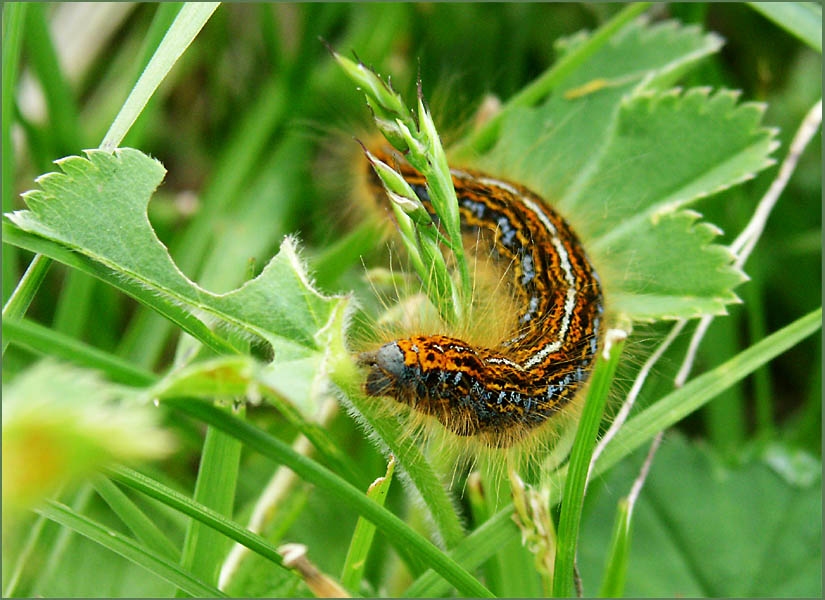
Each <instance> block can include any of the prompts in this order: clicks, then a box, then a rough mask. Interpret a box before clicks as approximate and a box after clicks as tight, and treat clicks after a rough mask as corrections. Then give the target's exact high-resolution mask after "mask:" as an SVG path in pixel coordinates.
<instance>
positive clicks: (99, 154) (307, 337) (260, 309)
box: [9, 148, 334, 349]
mask: <svg viewBox="0 0 825 600" xmlns="http://www.w3.org/2000/svg"><path fill="white" fill-rule="evenodd" d="M87 156H88V158H80V157H77V156H72V157H67V158H64V159H61V160H60V161H59V162H58V164H59V166H60V168H61V170H62V171H63V173H49V174H47V175H44V176H42V177H40V178H39V179H38V183H39V184H40V186H41V189H39V190H34V191H31V192H28V193H27V194H25V195H24V197H25V199H26V203H27V205H28V206H29V209H30V210H29V211H17V212H15V213H13V214H11V215H9V218H10V219H11V220H12V221H13V222H15V223H16V224H17V225H18V226H19V227H20V228H21V229H24V230H26V231H30V232H33V233H37V234H38V235H41V236H43V237H46V238H49V239H52V240H55V241H57V242H60V243H62V244H64V245H67V246H69V247H70V248H73V249H75V250H77V251H78V252H80V253H82V254H85V255H87V256H89V257H91V258H93V259H94V260H96V261H99V262H101V263H103V264H104V265H106V266H107V267H109V268H111V269H113V270H114V271H116V272H118V273H121V274H123V275H125V276H127V277H129V278H130V279H135V280H137V281H139V282H140V283H141V284H142V285H144V286H146V287H149V288H150V289H152V290H153V291H156V292H158V293H160V294H162V295H164V296H166V297H168V298H170V299H172V300H174V301H176V302H179V303H183V304H185V305H187V306H188V307H190V309H191V310H197V311H202V312H204V313H207V314H209V315H212V316H214V317H217V318H220V319H222V320H223V321H225V322H227V323H230V324H232V325H234V326H236V327H239V328H240V329H242V330H244V331H247V332H249V333H253V334H256V335H258V336H260V337H262V338H264V339H266V340H268V341H270V342H272V343H273V344H278V342H279V341H281V340H287V341H291V342H294V343H297V344H300V345H303V346H306V347H308V348H313V349H317V345H316V342H315V340H314V338H313V336H314V334H315V333H316V332H317V331H318V329H320V328H321V327H323V326H324V324H325V323H326V322H327V319H328V318H329V315H330V312H331V310H332V304H333V303H334V300H333V299H332V298H327V297H325V296H322V295H321V294H319V293H318V292H316V291H315V290H314V289H313V287H312V286H311V285H310V282H309V279H308V277H307V275H306V273H305V271H304V267H303V265H302V264H301V261H300V259H299V258H298V254H297V250H296V247H295V242H294V241H293V240H292V239H290V238H286V239H285V240H284V243H283V244H282V246H281V251H280V252H279V253H278V254H277V255H276V256H275V257H274V258H273V259H272V260H271V261H270V262H269V264H268V265H267V266H266V268H264V270H263V272H262V273H261V274H260V275H259V276H258V277H256V278H255V279H253V280H252V281H249V282H247V283H246V284H244V285H243V286H242V287H240V288H239V289H237V290H234V291H232V292H229V293H226V294H213V293H211V292H208V291H207V290H204V289H203V288H201V287H199V286H198V285H197V284H195V283H194V282H192V281H191V280H189V279H188V278H187V277H186V276H185V275H184V274H183V273H181V271H180V270H179V269H178V268H177V266H176V265H175V263H174V262H173V261H172V259H171V257H170V256H169V253H168V252H167V250H166V248H165V247H164V246H163V244H162V243H161V242H160V240H158V238H157V236H156V235H155V233H154V231H153V230H152V227H151V225H150V223H149V220H148V217H147V214H146V206H147V204H148V202H149V197H150V196H151V194H152V192H153V191H154V190H155V188H156V187H157V186H158V184H159V183H160V182H161V180H162V179H163V176H164V173H165V169H164V168H163V166H162V165H161V164H160V163H159V162H158V161H156V160H154V159H151V158H149V157H148V156H146V155H144V154H142V153H141V152H139V151H137V150H133V149H130V148H123V149H120V150H117V151H116V152H115V153H114V154H109V153H106V152H103V151H99V150H91V151H88V152H87Z"/></svg>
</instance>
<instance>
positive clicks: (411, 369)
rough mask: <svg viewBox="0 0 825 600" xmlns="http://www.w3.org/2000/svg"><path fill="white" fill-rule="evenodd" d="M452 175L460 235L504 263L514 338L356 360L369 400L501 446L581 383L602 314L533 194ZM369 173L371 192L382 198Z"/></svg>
mask: <svg viewBox="0 0 825 600" xmlns="http://www.w3.org/2000/svg"><path fill="white" fill-rule="evenodd" d="M380 158H381V159H382V160H384V162H390V161H391V160H392V159H389V158H388V157H386V156H381V157H380ZM396 168H397V169H398V170H399V171H400V173H401V174H402V176H403V177H404V179H405V180H406V181H407V182H408V183H409V184H410V185H411V186H412V188H413V190H414V191H415V193H416V195H417V196H418V198H419V199H420V200H421V202H422V203H423V204H424V207H425V208H426V209H427V211H428V212H429V213H430V214H432V215H433V216H434V218H435V215H434V209H433V206H432V204H431V202H430V199H429V195H428V192H427V187H426V180H425V178H424V177H423V176H422V175H421V174H420V173H419V172H418V171H416V170H415V169H414V168H413V167H411V166H410V165H409V164H407V163H403V164H400V165H397V167H396ZM451 174H452V179H453V185H454V186H455V189H456V195H457V197H458V204H459V212H460V218H461V228H462V231H464V232H467V233H473V234H476V235H478V236H479V237H482V234H483V237H486V238H487V239H489V240H490V241H491V246H492V254H493V255H494V256H497V257H498V258H499V259H501V260H502V261H504V262H505V263H509V264H510V265H511V266H510V267H509V269H508V271H512V288H513V295H514V297H515V299H516V301H517V302H518V306H519V307H520V308H519V315H518V319H517V326H516V330H515V331H513V332H512V336H511V337H509V339H507V340H506V341H503V342H501V343H500V344H498V345H497V346H496V347H492V348H480V347H474V346H473V345H471V344H469V343H467V342H465V341H462V340H461V339H457V338H454V337H448V336H444V335H428V336H424V335H420V336H413V337H408V338H403V339H396V340H394V341H392V342H389V343H387V344H384V345H383V346H381V347H380V348H379V349H377V350H375V351H372V352H364V353H362V354H360V356H359V362H360V363H361V364H363V365H365V366H366V367H367V369H368V371H367V380H366V392H367V394H368V395H371V396H390V397H392V398H393V399H395V400H396V401H398V402H400V403H402V404H406V405H408V406H410V407H412V408H413V409H414V410H416V411H419V412H420V413H423V414H426V415H430V416H432V417H435V418H436V419H438V420H439V421H440V422H441V423H442V424H443V425H444V426H445V427H446V428H447V429H448V430H450V431H452V432H453V433H455V434H457V435H460V436H475V435H478V436H481V437H482V438H483V439H485V440H487V443H488V444H490V445H494V446H508V445H510V444H512V443H514V442H515V441H516V440H518V439H520V438H521V437H522V436H523V434H524V433H526V432H527V431H528V430H531V429H534V428H535V427H537V426H539V425H541V424H543V423H545V422H546V421H547V419H548V418H549V417H550V416H551V415H552V414H553V413H555V412H557V411H559V410H560V409H561V408H562V407H564V406H565V405H566V404H567V403H569V402H570V400H571V399H572V398H573V396H574V395H575V394H576V391H577V390H578V389H580V387H581V386H582V385H583V384H584V383H585V382H586V381H587V379H588V377H589V375H590V372H591V370H592V367H593V362H594V360H595V358H596V352H597V348H598V342H599V331H600V326H601V321H602V319H603V313H604V305H603V299H602V290H601V283H600V280H599V277H598V275H597V274H596V271H595V270H594V268H593V265H592V264H591V263H590V260H589V259H588V257H587V255H586V254H585V252H584V249H583V248H582V245H581V243H580V242H579V240H578V239H577V237H576V235H575V234H574V233H573V231H572V230H571V228H570V226H569V225H568V224H567V223H566V222H565V221H564V219H562V218H561V217H560V216H559V215H558V214H556V212H555V211H553V210H552V209H551V208H549V207H548V206H546V205H545V204H544V202H543V201H542V200H541V198H540V197H539V196H537V195H536V194H534V193H533V192H531V191H529V190H527V189H526V188H524V187H523V186H520V185H517V184H514V183H510V182H506V181H501V180H499V179H495V178H492V177H488V176H486V175H483V174H481V173H478V172H474V171H469V170H458V169H452V170H451ZM370 175H371V178H370V186H371V188H372V191H373V192H374V193H376V194H380V196H381V197H384V191H383V188H382V187H381V184H380V183H379V181H378V179H377V176H375V175H374V174H372V173H371V174H370ZM436 222H437V221H436Z"/></svg>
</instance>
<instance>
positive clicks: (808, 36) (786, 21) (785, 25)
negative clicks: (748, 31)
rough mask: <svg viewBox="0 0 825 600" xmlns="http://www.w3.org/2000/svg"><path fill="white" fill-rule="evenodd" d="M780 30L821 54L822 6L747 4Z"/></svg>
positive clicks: (813, 4) (791, 3)
mask: <svg viewBox="0 0 825 600" xmlns="http://www.w3.org/2000/svg"><path fill="white" fill-rule="evenodd" d="M748 4H749V5H750V6H751V8H753V9H754V10H755V11H757V12H759V13H762V14H763V15H765V16H766V17H767V18H769V19H770V20H771V21H773V22H774V23H776V24H777V25H779V26H780V27H781V28H782V29H784V30H786V31H788V32H789V33H791V34H792V35H794V36H796V37H797V38H799V39H800V40H802V41H803V42H805V43H806V44H808V45H809V46H810V47H811V48H813V49H814V50H816V51H817V52H819V53H820V54H822V6H820V5H819V4H817V3H816V2H748Z"/></svg>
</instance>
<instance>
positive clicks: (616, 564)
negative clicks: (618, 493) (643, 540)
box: [599, 498, 630, 598]
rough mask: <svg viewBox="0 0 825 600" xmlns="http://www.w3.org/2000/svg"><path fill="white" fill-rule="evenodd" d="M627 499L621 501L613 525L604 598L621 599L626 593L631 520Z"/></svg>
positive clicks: (602, 590)
mask: <svg viewBox="0 0 825 600" xmlns="http://www.w3.org/2000/svg"><path fill="white" fill-rule="evenodd" d="M628 510H629V509H628V503H627V498H622V499H621V500H619V505H618V507H617V509H616V521H615V522H614V523H613V537H612V538H611V541H610V550H609V551H608V553H607V565H606V566H605V569H604V579H603V580H602V587H601V588H600V590H599V596H600V597H602V598H621V596H622V593H623V592H624V582H625V576H626V575H627V561H628V557H629V554H630V518H629V514H628Z"/></svg>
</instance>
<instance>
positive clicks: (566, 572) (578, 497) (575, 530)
mask: <svg viewBox="0 0 825 600" xmlns="http://www.w3.org/2000/svg"><path fill="white" fill-rule="evenodd" d="M623 348H624V341H622V342H620V343H618V344H616V345H614V346H613V348H612V350H611V352H610V358H609V359H607V360H605V359H604V358H602V357H600V358H599V360H598V362H597V363H596V367H595V369H594V370H593V376H592V379H591V382H590V387H589V389H588V391H587V399H586V400H585V404H584V409H583V410H582V415H581V420H580V421H579V428H578V431H577V432H576V439H575V441H574V442H573V449H572V450H571V451H570V462H569V471H568V476H567V478H566V480H565V482H564V500H563V501H562V505H561V514H560V516H559V526H558V536H557V540H558V545H557V547H556V564H555V568H554V569H553V596H554V597H555V598H564V597H567V596H570V595H571V593H572V592H573V567H574V564H575V560H576V547H577V545H578V538H579V523H580V522H581V513H582V507H583V506H584V491H585V487H586V485H587V475H588V471H589V470H590V458H591V456H593V447H594V446H595V444H596V436H597V434H598V432H599V423H601V420H602V415H603V413H604V407H605V405H606V404H607V393H608V391H609V390H610V384H611V383H612V381H613V375H614V374H615V372H616V366H617V365H618V363H619V357H620V356H621V354H622V349H623Z"/></svg>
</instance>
